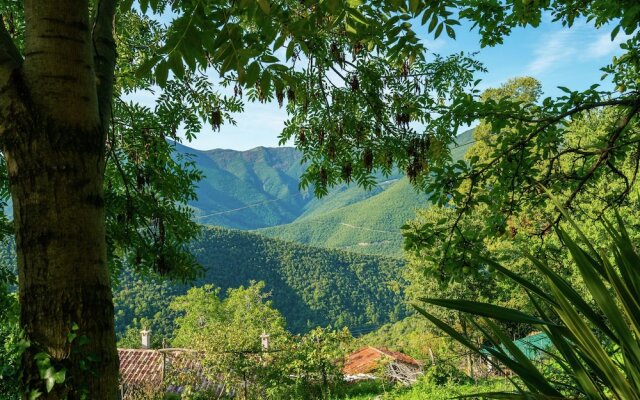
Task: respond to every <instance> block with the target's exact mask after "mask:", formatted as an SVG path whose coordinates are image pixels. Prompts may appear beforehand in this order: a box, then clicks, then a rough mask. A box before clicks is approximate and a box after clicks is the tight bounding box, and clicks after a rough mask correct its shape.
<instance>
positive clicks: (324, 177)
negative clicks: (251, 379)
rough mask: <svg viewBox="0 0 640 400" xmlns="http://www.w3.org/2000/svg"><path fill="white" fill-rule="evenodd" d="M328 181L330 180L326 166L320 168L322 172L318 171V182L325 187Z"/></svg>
mask: <svg viewBox="0 0 640 400" xmlns="http://www.w3.org/2000/svg"><path fill="white" fill-rule="evenodd" d="M328 181H329V177H328V174H327V170H326V169H325V168H324V167H322V168H320V172H319V173H318V182H319V184H320V186H321V187H323V188H326V187H327V182H328Z"/></svg>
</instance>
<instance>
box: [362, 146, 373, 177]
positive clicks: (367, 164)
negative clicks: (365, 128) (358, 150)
mask: <svg viewBox="0 0 640 400" xmlns="http://www.w3.org/2000/svg"><path fill="white" fill-rule="evenodd" d="M362 164H363V165H364V168H365V169H366V171H367V172H371V171H372V170H373V151H372V150H371V149H370V148H366V149H364V152H363V153H362Z"/></svg>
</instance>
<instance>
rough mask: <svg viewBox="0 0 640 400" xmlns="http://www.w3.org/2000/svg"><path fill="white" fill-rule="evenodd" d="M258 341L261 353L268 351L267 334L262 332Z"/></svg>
mask: <svg viewBox="0 0 640 400" xmlns="http://www.w3.org/2000/svg"><path fill="white" fill-rule="evenodd" d="M260 340H261V341H262V351H268V350H269V334H268V333H265V332H264V331H263V332H262V335H260Z"/></svg>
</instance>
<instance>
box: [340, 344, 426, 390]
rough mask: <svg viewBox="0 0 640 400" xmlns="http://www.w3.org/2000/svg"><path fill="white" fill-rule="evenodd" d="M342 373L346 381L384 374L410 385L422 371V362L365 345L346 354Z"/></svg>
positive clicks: (401, 354)
mask: <svg viewBox="0 0 640 400" xmlns="http://www.w3.org/2000/svg"><path fill="white" fill-rule="evenodd" d="M342 373H343V374H344V377H345V380H346V381H348V382H354V381H359V380H366V379H377V378H378V377H380V376H384V377H385V378H387V379H390V380H392V381H396V382H400V383H402V384H405V385H410V384H412V383H413V382H415V380H416V379H417V378H418V376H419V375H420V374H421V373H422V363H421V362H420V361H417V360H416V359H414V358H412V357H410V356H408V355H406V354H403V353H400V352H397V351H391V350H388V349H385V348H378V347H372V346H367V347H363V348H361V349H360V350H357V351H355V352H353V353H351V354H349V355H348V356H347V358H346V360H345V364H344V367H343V368H342Z"/></svg>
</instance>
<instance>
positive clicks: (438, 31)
mask: <svg viewBox="0 0 640 400" xmlns="http://www.w3.org/2000/svg"><path fill="white" fill-rule="evenodd" d="M443 27H444V24H440V25H438V27H437V28H436V33H434V34H433V37H434V38H435V39H437V38H438V37H440V34H441V33H442V28H443Z"/></svg>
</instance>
